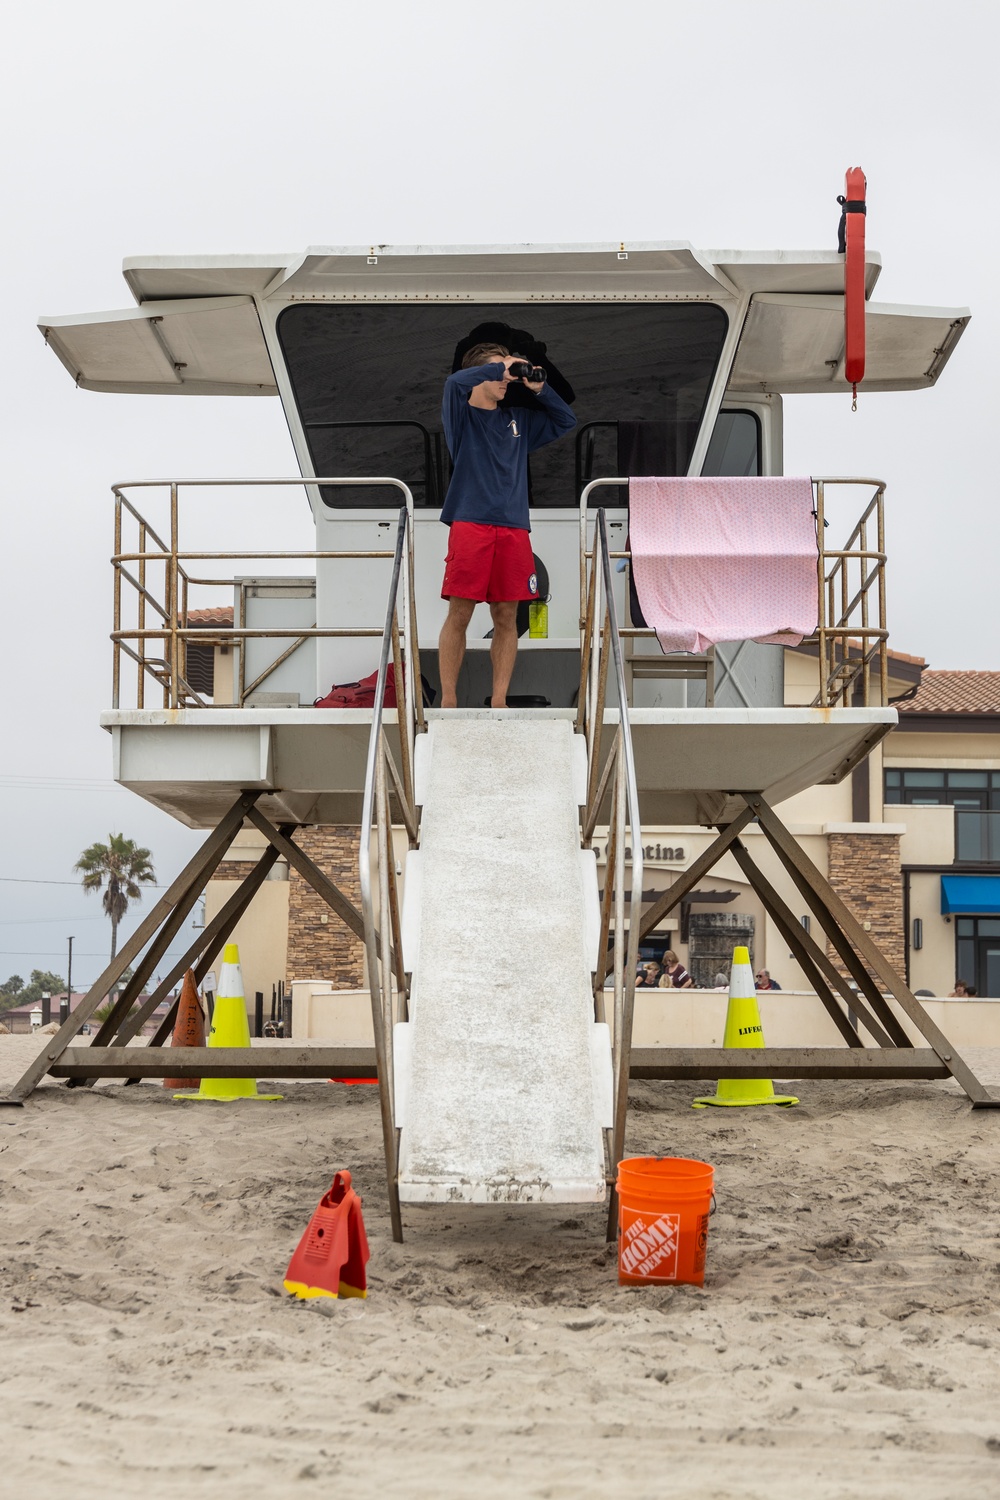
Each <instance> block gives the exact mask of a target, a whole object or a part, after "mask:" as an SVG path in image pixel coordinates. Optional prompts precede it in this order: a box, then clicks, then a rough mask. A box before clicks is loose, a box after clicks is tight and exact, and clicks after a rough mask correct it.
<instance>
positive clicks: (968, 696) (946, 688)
mask: <svg viewBox="0 0 1000 1500" xmlns="http://www.w3.org/2000/svg"><path fill="white" fill-rule="evenodd" d="M897 707H898V709H899V712H900V714H901V715H903V714H1000V672H945V671H941V672H929V671H928V672H924V673H923V675H922V677H921V679H920V686H919V688H918V689H917V692H916V693H915V695H914V696H913V697H912V698H909V699H907V701H906V702H905V703H899V704H897Z"/></svg>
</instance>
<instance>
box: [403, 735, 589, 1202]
mask: <svg viewBox="0 0 1000 1500" xmlns="http://www.w3.org/2000/svg"><path fill="white" fill-rule="evenodd" d="M586 792H587V788H586V745H585V742H584V739H583V737H582V736H581V735H578V734H574V732H573V726H572V723H570V722H568V721H567V720H566V719H561V720H556V721H554V722H553V721H551V720H548V721H545V720H542V721H538V720H536V721H531V720H530V719H524V718H513V717H512V716H511V715H509V714H505V713H491V712H484V713H477V712H473V711H468V712H463V711H461V710H459V711H457V712H456V711H453V712H452V713H450V714H449V715H448V718H447V720H444V721H442V720H437V721H435V722H432V723H431V724H430V725H429V729H428V733H427V734H426V735H422V736H421V737H420V739H419V741H418V743H417V747H416V763H415V795H416V801H417V802H418V804H421V805H422V807H423V815H422V818H421V825H420V826H421V836H420V847H419V849H417V850H413V851H411V853H410V854H409V855H408V856H407V869H406V876H407V878H406V888H405V896H404V903H403V922H402V939H403V954H404V966H405V968H406V969H407V970H408V971H410V973H411V982H410V1010H409V1019H408V1020H407V1021H405V1022H400V1023H398V1024H397V1025H396V1027H395V1035H394V1044H393V1052H394V1072H395V1122H396V1125H397V1127H399V1128H400V1132H401V1133H400V1138H399V1157H398V1161H399V1175H398V1183H399V1196H400V1200H401V1201H402V1202H404V1203H440V1202H466V1203H517V1202H520V1203H526V1202H565V1203H591V1202H601V1201H603V1200H604V1198H605V1188H606V1184H605V1177H606V1167H605V1157H604V1142H603V1137H602V1130H603V1129H604V1128H607V1127H610V1125H611V1123H612V1076H611V1046H610V1036H609V1032H608V1028H607V1026H605V1025H603V1024H598V1023H595V1020H594V999H593V975H594V971H595V970H596V968H597V961H598V954H597V947H598V942H599V928H600V912H599V900H598V887H597V869H596V862H595V857H594V854H593V852H592V851H590V850H586V851H585V850H584V849H583V848H582V847H581V840H580V820H579V808H580V807H581V806H582V805H583V803H584V802H585V801H586Z"/></svg>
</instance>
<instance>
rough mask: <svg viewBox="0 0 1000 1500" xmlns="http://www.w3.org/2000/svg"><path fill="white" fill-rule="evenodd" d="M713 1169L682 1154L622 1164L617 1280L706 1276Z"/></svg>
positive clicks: (695, 1282) (694, 1280) (695, 1280)
mask: <svg viewBox="0 0 1000 1500" xmlns="http://www.w3.org/2000/svg"><path fill="white" fill-rule="evenodd" d="M714 1178H715V1169H714V1168H713V1167H710V1166H709V1165H708V1163H707V1162H704V1161H691V1160H689V1159H688V1158H687V1157H683V1156H663V1157H659V1156H627V1157H626V1158H625V1159H624V1161H620V1162H619V1163H618V1182H617V1187H618V1284H619V1286H631V1285H644V1284H648V1283H663V1282H667V1283H676V1282H679V1281H683V1282H688V1283H690V1285H692V1286H701V1285H702V1284H703V1283H704V1280H705V1251H706V1248H707V1245H708V1216H709V1213H710V1212H711V1206H712V1184H713V1181H714Z"/></svg>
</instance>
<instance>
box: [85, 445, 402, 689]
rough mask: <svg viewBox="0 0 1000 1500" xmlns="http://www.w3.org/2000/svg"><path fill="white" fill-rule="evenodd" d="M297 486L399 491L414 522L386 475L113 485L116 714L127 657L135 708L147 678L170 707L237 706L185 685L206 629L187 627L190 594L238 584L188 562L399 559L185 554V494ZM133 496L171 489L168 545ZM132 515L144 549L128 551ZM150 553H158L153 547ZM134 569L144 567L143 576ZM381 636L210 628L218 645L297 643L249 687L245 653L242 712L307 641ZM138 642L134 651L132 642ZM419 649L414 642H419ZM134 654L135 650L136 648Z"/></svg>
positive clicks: (350, 553)
mask: <svg viewBox="0 0 1000 1500" xmlns="http://www.w3.org/2000/svg"><path fill="white" fill-rule="evenodd" d="M290 485H291V486H295V487H299V488H304V487H308V486H310V485H323V486H333V487H338V486H339V487H345V486H359V485H360V486H380V487H384V486H386V485H390V486H392V487H393V488H395V489H397V490H399V491H400V493H401V495H402V497H403V502H404V506H405V509H406V512H407V514H408V515H409V516H411V517H412V514H413V495H412V493H411V491H410V489H409V486H408V485H406V484H404V482H403V481H402V480H400V479H395V478H391V477H388V476H376V477H365V478H353V477H344V476H336V477H331V478H319V479H316V478H312V477H306V476H303V475H297V476H295V477H294V478H278V479H184V480H179V479H140V480H129V481H125V482H121V483H118V484H115V485H112V493H113V495H114V497H115V535H114V551H113V554H112V558H111V562H112V567H113V568H114V576H115V587H114V624H113V629H112V631H111V640H112V643H113V677H112V707H114V708H119V707H120V706H121V666H122V658H123V657H127V658H129V659H130V660H132V661H134V662H135V663H136V706H137V707H138V708H142V707H144V684H145V681H146V679H147V677H148V678H149V679H151V680H152V681H153V682H155V684H156V686H157V687H158V688H159V689H160V690H161V691H162V695H163V707H164V708H183V707H187V706H192V705H195V706H198V707H200V708H216V707H218V708H228V707H232V705H231V704H221V703H214V702H213V703H208V702H206V701H205V700H204V699H203V698H202V697H201V695H200V694H199V693H198V692H196V691H195V690H194V689H193V688H192V687H191V686H190V684H189V683H188V682H187V680H186V678H185V676H184V672H183V671H182V654H183V649H184V647H185V646H186V645H187V644H188V643H191V642H204V641H205V628H204V626H201V625H198V626H194V625H191V624H190V623H189V619H188V615H189V608H190V605H189V600H190V591H191V589H192V587H198V586H201V587H216V588H217V587H226V586H232V585H233V584H234V582H235V580H234V579H233V578H218V577H200V576H195V574H193V573H192V572H190V571H189V570H188V568H186V567H185V566H184V564H185V563H188V564H189V563H191V562H196V561H209V560H211V561H215V560H225V561H230V562H237V561H247V560H254V561H261V562H263V561H268V560H275V561H281V562H289V561H299V560H305V561H311V562H314V563H315V562H319V561H325V560H328V559H336V560H347V559H351V558H362V557H369V558H385V559H386V560H388V559H390V558H391V557H392V556H393V554H392V553H391V552H389V551H384V550H375V549H372V550H369V551H356V550H341V551H330V550H319V549H317V550H315V551H303V550H298V549H294V550H284V551H277V550H273V549H272V550H267V549H263V548H262V549H260V550H259V551H246V550H231V551H209V550H204V551H189V550H182V549H181V547H180V540H179V537H180V518H179V506H180V495H181V491H182V490H183V489H192V488H197V489H205V488H214V489H219V488H244V487H245V488H258V489H259V488H274V487H287V486H290ZM133 489H159V490H163V489H167V490H168V491H169V496H170V524H169V535H170V540H169V542H165V541H164V540H163V538H162V537H161V536H160V535H159V534H158V533H157V531H155V530H154V528H153V527H152V526H151V525H150V523H149V522H148V521H147V520H146V518H145V517H144V516H143V515H142V514H141V513H140V511H139V510H138V509H137V507H136V506H135V505H134V504H133V503H132V501H131V500H130V499H129V497H128V495H127V494H126V493H125V491H127V490H133ZM126 515H127V516H130V517H131V518H132V519H133V520H134V522H135V523H136V525H137V526H138V529H139V547H138V550H135V551H132V550H127V549H126V548H125V547H124V546H123V541H122V523H123V519H124V517H125V516H126ZM151 547H152V550H150V548H151ZM412 550H413V549H412V546H411V547H410V549H409V559H408V566H407V581H406V588H407V593H408V597H410V598H412V596H413V556H412ZM128 564H138V569H137V572H138V576H136V573H134V572H133V571H132V570H131V568H130V567H129V566H127V565H128ZM160 565H162V567H163V569H164V574H163V599H162V602H161V601H160V600H159V599H157V598H156V597H155V595H154V593H153V592H152V587H151V581H150V579H149V576H148V572H149V569H150V567H154V566H160ZM123 585H127V587H128V589H129V590H131V591H133V592H134V594H135V596H136V599H137V621H136V624H135V626H133V627H125V626H123V622H122V606H123ZM147 609H149V610H151V611H152V612H153V614H154V616H157V617H158V619H159V622H160V623H159V624H158V625H156V626H154V627H152V628H150V627H149V626H147V621H146V612H147ZM380 634H381V631H380V628H379V627H378V626H373V627H366V626H359V627H332V626H331V627H313V626H310V627H305V628H302V627H299V628H296V627H295V626H288V625H281V626H275V627H273V628H271V629H247V628H245V626H244V625H243V623H242V622H237V621H235V620H234V623H233V625H232V626H226V625H217V626H216V625H213V626H212V628H211V635H212V640H213V641H216V642H219V643H222V644H227V643H232V644H234V645H238V644H239V643H240V642H242V641H245V640H265V639H272V640H281V641H288V640H291V641H292V644H291V645H290V646H289V647H288V648H287V649H286V650H285V651H283V652H282V653H281V654H280V655H279V656H278V658H277V659H276V660H275V661H272V662H270V663H269V664H268V665H267V666H266V667H265V669H264V671H263V672H262V673H259V674H258V676H257V677H256V678H255V679H254V681H253V682H252V683H251V684H250V685H249V687H247V686H246V685H245V683H244V682H243V665H244V657H243V654H242V653H241V655H240V663H241V673H240V678H241V683H240V689H239V693H238V706H239V707H242V706H243V703H244V700H245V698H246V697H247V695H248V694H249V693H250V692H252V691H255V690H256V689H257V688H259V687H260V685H261V683H262V682H264V681H266V679H267V678H268V677H269V676H270V675H271V673H272V672H274V671H275V670H276V669H277V668H278V667H279V666H281V664H282V663H283V662H285V661H287V660H288V658H289V657H290V656H291V655H293V654H294V652H295V651H297V650H298V649H299V648H300V647H301V646H302V645H303V644H304V643H305V642H306V641H308V640H313V639H319V640H336V639H342V638H344V637H349V638H353V637H364V636H373V637H377V636H379V635H380ZM150 641H156V642H161V643H162V645H163V654H162V656H150V655H147V651H146V648H147V643H148V642H150ZM130 642H131V643H133V644H132V645H130V644H129V643H130ZM414 644H415V643H414ZM133 647H135V648H136V649H133Z"/></svg>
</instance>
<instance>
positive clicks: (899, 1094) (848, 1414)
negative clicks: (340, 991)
mask: <svg viewBox="0 0 1000 1500" xmlns="http://www.w3.org/2000/svg"><path fill="white" fill-rule="evenodd" d="M37 1045H38V1041H37V1038H33V1037H21V1036H11V1037H0V1085H5V1084H7V1083H9V1082H11V1081H12V1080H13V1079H14V1078H15V1077H17V1076H18V1075H19V1074H20V1072H21V1071H22V1070H23V1068H24V1066H25V1065H26V1064H27V1062H28V1060H29V1058H30V1057H31V1056H32V1055H33V1052H34V1050H35V1048H36V1047H37ZM970 1061H972V1062H973V1063H974V1065H975V1066H977V1067H978V1068H979V1070H980V1073H981V1075H982V1076H983V1077H984V1078H986V1079H988V1080H990V1081H992V1082H993V1083H994V1084H997V1083H1000V1054H998V1053H996V1052H992V1053H987V1052H979V1053H970ZM698 1091H699V1090H697V1089H695V1088H692V1087H691V1086H689V1085H677V1084H639V1085H637V1086H635V1088H634V1090H633V1104H632V1113H631V1116H630V1128H629V1137H628V1148H629V1151H630V1152H632V1153H636V1154H638V1153H651V1154H662V1155H668V1154H676V1155H689V1156H696V1157H700V1158H702V1159H704V1160H706V1161H710V1162H712V1163H714V1165H715V1166H716V1168H717V1186H718V1212H717V1213H716V1215H715V1217H714V1218H713V1220H712V1226H711V1233H710V1239H709V1251H708V1277H707V1280H706V1284H705V1287H704V1289H703V1290H700V1289H694V1288H684V1287H681V1288H659V1287H657V1288H651V1289H650V1288H638V1289H636V1288H619V1287H618V1285H617V1281H616V1268H615V1258H614V1251H613V1249H612V1248H611V1247H609V1246H606V1245H605V1243H604V1240H603V1215H602V1213H601V1211H599V1210H596V1209H591V1208H587V1209H583V1210H580V1211H574V1212H567V1210H566V1208H565V1207H562V1208H552V1209H549V1208H547V1207H543V1208H538V1207H535V1208H531V1207H524V1208H520V1209H517V1210H514V1211H512V1210H511V1209H509V1208H475V1209H472V1208H470V1209H462V1210H455V1209H449V1208H439V1207H435V1208H426V1209H409V1210H405V1211H404V1223H405V1227H406V1235H407V1239H406V1243H405V1244H404V1245H401V1246H399V1245H394V1244H393V1243H392V1241H391V1238H390V1234H389V1224H388V1214H387V1210H386V1203H385V1192H384V1171H383V1168H382V1164H381V1146H380V1136H379V1127H378V1111H377V1098H376V1091H375V1090H374V1089H369V1088H351V1089H348V1088H343V1087H339V1086H327V1085H324V1084H307V1083H298V1084H296V1083H289V1084H286V1085H285V1086H284V1092H285V1095H286V1098H285V1102H284V1103H281V1104H243V1105H240V1104H237V1105H223V1106H216V1105H192V1104H186V1105H185V1104H175V1103H173V1102H172V1100H171V1097H170V1095H169V1094H168V1093H167V1092H166V1091H165V1090H164V1089H162V1088H160V1087H159V1086H158V1085H154V1084H150V1083H146V1084H142V1085H139V1086H136V1087H131V1088H128V1089H125V1088H123V1087H122V1086H121V1085H120V1084H102V1085H100V1086H99V1087H97V1088H95V1089H93V1090H80V1089H77V1090H72V1091H71V1090H68V1089H67V1088H66V1087H65V1085H63V1084H57V1083H54V1082H47V1083H45V1084H43V1085H42V1087H40V1088H39V1089H38V1090H37V1092H36V1094H35V1095H34V1096H33V1098H32V1099H31V1100H30V1101H29V1103H28V1105H27V1107H26V1108H25V1109H23V1110H3V1111H0V1183H2V1192H3V1204H2V1221H0V1236H2V1239H0V1274H2V1277H3V1296H2V1300H0V1330H2V1339H3V1350H4V1357H3V1361H2V1386H0V1390H2V1410H3V1417H4V1420H3V1461H4V1478H5V1488H6V1492H7V1493H8V1494H11V1495H12V1496H17V1497H18V1500H22V1497H41V1500H48V1497H50V1496H51V1497H63V1496H65V1497H73V1500H90V1497H92V1496H93V1497H98V1496H101V1497H107V1496H118V1495H126V1494H127V1495H130V1496H131V1495H141V1496H143V1497H148V1500H158V1497H161V1496H162V1497H167V1496H170V1497H176V1496H177V1495H178V1494H183V1495H185V1496H197V1497H201V1496H211V1497H213V1500H216V1497H218V1500H228V1497H234V1500H235V1497H237V1496H238V1497H240V1500H246V1497H248V1496H250V1495H253V1494H261V1495H266V1496H268V1497H269V1500H270V1497H284V1496H296V1497H299V1496H302V1497H307V1496H309V1495H310V1494H316V1495H319V1494H329V1493H336V1494H338V1495H341V1494H343V1495H349V1496H351V1497H352V1500H357V1497H367V1496H376V1495H378V1496H382V1497H396V1496H399V1497H406V1500H411V1497H425V1496H426V1497H431V1496H434V1497H437V1496H448V1497H451V1496H454V1497H463V1500H464V1497H467V1496H475V1497H493V1496H515V1497H521V1496H530V1497H535V1496H538V1497H547V1500H548V1497H551V1500H557V1497H558V1500H561V1497H568V1500H576V1497H589V1496H609V1495H614V1496H617V1495H622V1496H628V1497H630V1500H647V1497H648V1500H660V1497H663V1496H671V1497H673V1496H698V1497H701V1500H705V1497H722V1496H726V1497H729V1496H731V1495H734V1494H739V1495H740V1496H745V1497H754V1500H756V1497H760V1500H764V1497H767V1500H784V1497H788V1500H791V1497H793V1496H794V1497H796V1500H799V1497H802V1496H807V1497H810V1500H833V1497H844V1500H853V1497H857V1496H862V1495H863V1496H865V1497H866V1500H870V1497H893V1500H895V1497H903V1496H906V1497H907V1500H921V1497H935V1500H937V1497H942V1496H951V1495H958V1494H961V1495H962V1496H963V1500H978V1497H983V1500H985V1497H989V1500H995V1497H996V1496H997V1495H998V1494H1000V1361H998V1359H997V1341H998V1340H997V1335H998V1328H997V1323H998V1317H997V1305H998V1294H1000V1274H998V1273H1000V1215H998V1213H997V1209H998V1204H1000V1183H998V1178H997V1173H996V1164H997V1161H998V1156H1000V1112H996V1113H994V1112H985V1111H984V1112H979V1113H973V1112H972V1111H971V1110H970V1109H969V1107H968V1105H967V1103H966V1101H965V1099H964V1096H962V1095H961V1094H960V1093H959V1091H958V1090H957V1089H956V1088H955V1087H954V1086H953V1085H952V1084H950V1083H918V1084H913V1083H905V1084H903V1083H900V1084H894V1083H881V1084H873V1085H870V1086H869V1087H868V1088H867V1090H865V1089H863V1088H862V1087H861V1086H859V1085H855V1084H850V1085H848V1084H835V1083H807V1082H802V1083H800V1084H798V1085H797V1086H796V1088H795V1089H794V1092H796V1093H798V1094H800V1095H801V1097H802V1100H803V1103H802V1104H801V1106H800V1107H799V1108H798V1109H797V1110H793V1111H780V1110H762V1109H757V1110H744V1111H726V1112H722V1111H718V1112H716V1111H704V1112H696V1111H693V1110H691V1109H690V1107H689V1104H690V1099H691V1097H692V1096H693V1094H694V1093H695V1092H698ZM341 1166H348V1167H349V1168H350V1169H351V1171H352V1172H353V1173H354V1180H355V1185H356V1186H357V1188H358V1189H359V1191H360V1192H361V1194H362V1196H363V1199H364V1213H365V1221H366V1224H367V1228H368V1235H369V1240H370V1243H371V1250H372V1259H371V1264H370V1268H369V1271H370V1292H369V1299H368V1300H367V1301H366V1302H360V1301H342V1302H323V1303H314V1304H304V1303H298V1302H295V1301H293V1300H291V1299H289V1298H287V1297H285V1296H284V1294H283V1293H282V1291H281V1278H282V1275H283V1273H284V1269H285V1266H286V1264H287V1261H288V1258H289V1256H290V1254H291V1252H292V1250H293V1249H294V1247H295V1245H296V1243H297V1241H298V1238H299V1235H300V1234H301V1232H302V1230H303V1228H304V1227H305V1224H306V1222H307V1220H308V1218H309V1215H310V1213H311V1211H312V1209H313V1207H314V1206H315V1204H316V1202H317V1200H318V1198H319V1196H320V1194H321V1193H322V1192H323V1190H324V1189H325V1188H326V1187H327V1186H328V1185H329V1181H330V1178H331V1175H332V1173H333V1171H334V1170H335V1169H336V1168H338V1167H341Z"/></svg>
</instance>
